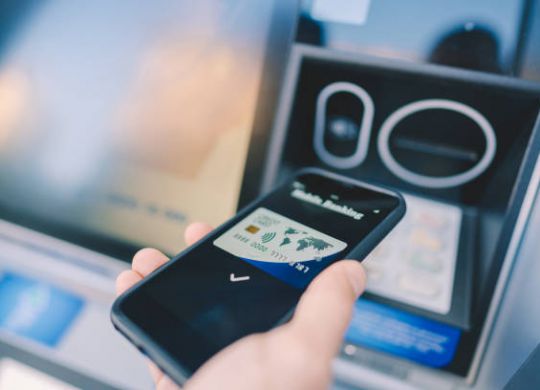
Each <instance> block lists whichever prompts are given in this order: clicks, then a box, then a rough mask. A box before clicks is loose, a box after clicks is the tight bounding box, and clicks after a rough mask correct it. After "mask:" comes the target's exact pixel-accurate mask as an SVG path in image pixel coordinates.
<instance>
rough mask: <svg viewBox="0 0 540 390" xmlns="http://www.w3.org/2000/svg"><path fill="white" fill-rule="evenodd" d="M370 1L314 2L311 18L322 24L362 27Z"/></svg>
mask: <svg viewBox="0 0 540 390" xmlns="http://www.w3.org/2000/svg"><path fill="white" fill-rule="evenodd" d="M370 2H371V1H370V0H314V1H313V5H312V7H311V17H312V18H313V19H317V20H321V21H323V22H336V23H349V24H357V25H363V24H365V23H366V21H367V17H368V13H369V5H370Z"/></svg>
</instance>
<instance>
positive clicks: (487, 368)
mask: <svg viewBox="0 0 540 390" xmlns="http://www.w3.org/2000/svg"><path fill="white" fill-rule="evenodd" d="M196 3H197V4H196V5H195V3H194V2H189V5H188V2H174V1H168V0H161V1H160V2H152V3H148V2H139V3H138V4H137V5H134V3H133V2H114V3H112V2H108V1H97V0H96V1H94V2H92V3H88V4H86V5H84V8H80V7H81V6H80V5H75V4H74V3H73V2H70V1H65V0H55V1H53V0H49V1H44V2H35V1H32V0H30V1H26V2H22V1H7V2H3V3H2V5H0V10H2V12H0V21H2V23H0V107H3V110H4V111H2V112H0V163H1V164H0V188H1V192H0V247H1V251H0V389H1V388H2V387H7V388H10V387H11V388H13V387H14V385H13V384H14V383H17V384H18V385H19V386H18V387H22V385H21V384H25V385H27V386H30V385H34V386H38V385H40V386H46V387H47V388H62V389H65V388H71V386H79V387H82V388H150V387H151V386H152V383H151V379H150V377H149V374H148V372H147V371H146V367H145V362H144V359H143V358H142V357H141V356H139V355H137V352H136V351H135V349H134V348H132V347H131V346H130V345H128V344H127V343H126V342H125V341H124V340H123V339H122V338H121V337H120V336H118V335H117V334H116V333H114V331H113V330H112V327H111V325H110V323H109V320H108V310H109V306H110V304H111V302H112V300H113V299H114V291H113V283H114V278H115V276H116V275H117V274H118V273H119V272H120V271H121V270H122V269H125V268H126V267H127V264H126V262H127V261H129V260H130V259H131V256H132V255H133V253H134V251H135V250H137V249H138V248H140V247H141V246H154V247H158V248H160V249H162V250H163V251H165V252H166V253H169V254H172V253H174V252H177V251H178V250H179V249H181V247H182V246H183V244H182V242H181V234H182V230H183V229H184V227H185V226H186V224H187V223H189V222H190V221H192V220H204V221H206V222H209V223H213V224H218V223H220V222H222V221H223V220H224V219H226V218H227V217H228V216H230V215H232V214H233V213H234V210H235V208H236V206H237V200H239V204H240V205H243V204H244V203H246V202H247V201H249V200H250V199H253V198H254V197H256V196H258V195H259V194H260V193H262V192H264V191H267V190H269V189H270V188H271V187H272V186H274V185H275V184H277V183H278V182H279V181H280V180H282V179H283V178H285V177H287V176H288V175H289V174H290V173H292V172H293V171H295V170H296V169H298V168H301V167H305V166H319V167H323V168H325V169H328V170H331V171H335V172H339V173H341V174H345V175H348V176H351V177H355V178H360V179H363V180H369V181H373V182H374V183H379V184H383V185H386V186H389V187H392V188H395V189H397V190H399V191H400V192H402V193H403V194H404V195H405V197H406V201H407V205H408V213H407V216H406V217H405V219H404V220H403V221H402V222H401V223H400V225H399V227H398V228H397V229H396V230H395V231H394V232H393V233H392V234H391V236H389V237H388V238H387V239H386V240H385V241H384V242H383V243H382V244H381V245H380V246H379V247H378V248H377V249H376V250H375V251H374V252H373V253H372V254H371V255H370V257H369V258H368V259H366V261H365V266H366V269H367V271H368V275H369V281H368V286H367V292H366V293H365V294H364V296H363V297H362V298H361V299H360V300H359V301H358V302H357V304H356V307H355V312H354V316H353V319H352V322H351V325H350V328H349V330H348V332H347V335H346V339H345V342H344V344H343V347H342V350H341V352H340V355H339V357H338V359H337V360H336V362H335V367H334V368H335V373H336V376H335V383H334V387H335V388H336V389H349V388H367V389H372V388H378V389H380V388H383V389H412V388H437V389H439V388H440V389H446V388H447V389H451V388H476V389H492V388H502V387H503V386H504V385H505V384H506V383H510V384H511V385H513V384H515V383H519V380H520V377H523V375H525V376H527V375H530V374H528V373H530V372H534V364H535V363H534V362H535V359H537V358H536V357H535V356H537V355H539V354H538V353H535V352H534V350H535V348H536V346H537V345H538V343H539V341H540V337H539V333H538V329H539V328H540V307H539V306H538V304H537V303H536V302H535V297H536V296H540V291H539V288H540V287H539V285H540V284H539V283H538V275H540V262H538V261H537V256H538V255H537V252H538V250H537V247H538V246H537V243H536V242H535V241H536V240H535V238H536V237H537V236H538V234H540V207H539V206H538V202H537V188H538V185H539V181H540V166H539V162H538V155H539V151H540V124H539V122H538V121H539V120H538V116H539V110H540V71H539V69H540V66H539V64H540V49H539V48H540V46H539V45H538V42H540V23H539V21H540V4H539V2H538V1H537V0H536V1H533V0H522V1H515V0H500V1H498V2H497V6H496V7H495V6H493V2H492V1H491V0H481V1H480V0H479V1H475V2H474V4H472V3H471V2H470V1H467V0H456V1H453V2H452V3H448V2H443V1H439V2H435V1H432V2H429V4H427V3H426V2H423V1H420V0H410V1H407V2H395V1H386V0H378V1H370V0H306V1H303V5H302V11H301V14H300V18H299V22H298V28H297V33H296V43H294V44H293V47H292V51H291V53H290V56H289V58H287V57H286V55H287V53H288V48H289V44H290V40H291V36H292V35H293V33H294V28H295V23H296V19H297V15H298V13H297V11H298V9H297V8H296V4H295V3H296V2H294V1H289V0H272V1H266V2H262V1H261V2H257V4H256V5H255V2H252V1H249V0H236V1H230V2H219V3H220V6H219V7H217V8H216V7H215V4H214V2H211V1H206V2H203V1H199V2H196ZM263 3H264V6H263V5H262V4H263ZM441 7H444V10H441ZM81 9H82V10H83V11H84V12H81ZM186 15H187V16H189V17H187V18H186ZM181 17H184V20H186V22H185V23H178V20H179V18H181ZM235 21H242V22H243V23H236V22H235ZM201 26H202V27H204V28H203V29H202V30H199V28H200V27H201ZM262 27H264V28H262ZM190 29H192V30H190ZM66 31H67V32H69V33H66ZM201 31H202V32H203V33H200V32H201ZM185 37H188V38H189V39H186V38H185ZM233 51H234V53H235V55H231V53H233ZM238 53H244V54H246V53H250V55H249V56H246V57H244V56H242V55H238ZM74 69H75V70H76V72H74V71H73V70H74ZM232 81H233V82H234V83H233V84H232V85H231V84H229V83H231V82H232ZM280 86H281V89H280ZM233 87H234V88H233ZM186 91H187V92H188V93H187V95H188V97H189V99H188V98H186ZM231 91H233V92H234V94H235V95H234V99H232V98H231V99H223V96H227V97H228V96H229V95H230V94H231ZM6 102H9V103H10V104H7V105H6ZM186 102H189V104H190V106H189V107H190V109H189V110H188V111H182V107H184V106H185V105H186ZM194 102H202V103H203V104H200V105H198V104H194ZM234 102H242V103H243V102H249V104H246V105H245V106H244V105H243V104H239V105H238V104H235V103H234ZM183 105H184V106H183ZM209 106H211V108H212V110H211V111H210V113H211V114H212V115H208V113H209V111H208V107H209ZM184 113H188V114H189V115H183V114H184ZM214 116H215V117H218V118H219V121H217V123H216V122H211V121H210V122H209V121H207V119H208V118H214ZM239 119H240V122H238V120H239ZM186 121H187V122H186ZM239 124H240V125H239ZM184 128H187V129H190V130H191V133H190V134H196V135H197V137H195V138H196V139H195V138H194V139H193V140H192V141H193V142H192V143H191V144H190V145H189V147H186V142H185V138H183V137H185V134H182V133H181V131H178V129H184ZM194 129H197V131H194ZM164 140H166V142H164ZM179 151H181V153H180V152H179ZM193 151H195V153H193ZM190 153H192V154H194V155H195V157H196V158H193V159H191V158H188V157H189V156H191V155H190ZM233 156H234V158H233ZM180 168H182V169H180ZM216 186H218V187H219V188H220V191H215V188H216ZM209 204H212V207H211V208H210V207H208V205H209ZM121 260H123V261H121ZM529 355H530V357H529ZM531 362H532V363H531ZM522 365H523V367H521V366H522ZM531 367H532V368H531Z"/></svg>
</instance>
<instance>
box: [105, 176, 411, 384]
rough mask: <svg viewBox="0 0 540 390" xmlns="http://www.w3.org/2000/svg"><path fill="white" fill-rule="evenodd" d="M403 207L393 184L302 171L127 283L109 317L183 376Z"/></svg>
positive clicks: (393, 220) (269, 321)
mask: <svg viewBox="0 0 540 390" xmlns="http://www.w3.org/2000/svg"><path fill="white" fill-rule="evenodd" d="M208 207H212V205H208ZM404 213H405V202H404V200H403V198H402V197H401V196H400V195H399V194H398V193H396V192H393V191H390V190H387V189H383V188H379V187H376V186H373V185H370V184H366V183H362V182H359V181H356V180H352V179H349V178H345V177H342V176H338V175H335V174H332V173H329V172H325V171H322V170H319V169H307V170H303V171H301V172H300V173H299V174H297V175H296V176H295V177H293V178H292V179H291V180H289V181H288V182H286V183H285V184H283V185H281V186H280V187H278V188H277V189H275V190H274V191H272V192H271V193H270V194H268V195H266V196H264V197H263V198H261V199H259V200H257V201H255V202H253V203H252V204H250V205H249V206H247V207H246V208H244V209H243V210H241V211H240V212H239V213H238V214H237V215H236V216H235V217H233V218H232V219H230V220H229V221H227V222H226V223H225V224H223V225H222V226H220V227H219V228H217V229H215V230H214V231H213V232H212V233H210V234H208V236H206V237H205V238H203V239H202V240H200V241H199V242H198V243H197V244H195V245H193V246H192V247H190V248H188V249H187V250H185V251H183V252H182V253H180V254H179V255H177V256H176V257H175V258H174V259H172V260H171V261H170V262H169V263H167V265H165V266H163V267H161V268H160V269H159V270H157V271H156V272H154V273H152V274H151V275H150V276H148V277H147V278H145V279H144V280H143V281H141V282H140V283H138V284H136V285H135V286H133V287H132V288H131V289H129V290H128V291H126V292H125V293H124V294H123V295H122V296H120V297H119V298H118V299H117V300H116V302H115V303H114V305H113V308H112V313H111V318H112V322H113V324H114V326H115V327H116V328H117V329H118V330H119V331H120V332H121V333H122V334H124V336H125V337H127V338H128V339H129V340H130V341H131V342H132V343H133V344H135V346H137V348H139V349H140V350H141V351H142V352H143V353H145V354H146V355H147V356H149V357H150V358H151V359H152V360H153V361H154V362H156V363H157V364H158V365H159V366H160V367H161V368H162V369H163V370H164V371H165V372H166V374H167V375H169V376H170V377H171V378H172V379H173V380H175V381H176V382H177V383H179V384H182V383H183V382H185V380H187V379H188V378H189V377H190V375H191V374H192V373H193V372H195V370H197V369H198V368H199V367H200V366H201V365H202V364H203V363H204V362H205V361H207V360H208V359H209V358H210V357H212V356H213V355H214V354H216V353H217V352H218V351H220V350H221V349H223V348H224V347H226V346H228V345H229V344H231V343H233V342H234V341H236V340H238V339H240V338H241V337H244V336H246V335H248V334H252V333H256V332H264V331H267V330H269V329H271V328H272V327H274V326H276V325H278V324H280V323H283V322H284V321H286V320H287V319H288V318H289V316H290V315H291V314H292V311H293V309H294V307H295V306H296V303H297V302H298V300H299V298H300V296H301V294H302V292H303V291H304V290H305V288H306V287H307V285H308V284H309V282H310V281H311V280H312V279H313V278H314V277H315V276H316V275H317V274H318V273H320V272H321V271H322V270H323V269H324V268H326V267H328V266H329V265H330V264H332V263H333V262H335V261H338V260H340V259H343V258H349V259H357V260H362V259H364V257H366V255H367V254H368V253H369V252H370V251H371V250H372V249H373V248H374V247H375V246H376V245H377V244H378V243H379V242H380V241H381V240H382V239H383V238H384V237H385V236H386V234H388V232H390V230H392V228H393V227H394V226H395V225H396V224H397V223H398V222H399V220H400V219H401V218H402V216H403V215H404Z"/></svg>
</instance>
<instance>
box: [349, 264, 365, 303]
mask: <svg viewBox="0 0 540 390" xmlns="http://www.w3.org/2000/svg"><path fill="white" fill-rule="evenodd" d="M346 268H347V277H348V278H349V282H350V284H351V286H352V288H353V290H354V293H355V294H356V296H357V297H359V296H360V294H362V293H363V292H364V288H365V280H366V276H365V272H364V268H363V267H362V265H361V264H360V263H359V262H358V261H354V260H352V261H349V262H348V264H347V267H346Z"/></svg>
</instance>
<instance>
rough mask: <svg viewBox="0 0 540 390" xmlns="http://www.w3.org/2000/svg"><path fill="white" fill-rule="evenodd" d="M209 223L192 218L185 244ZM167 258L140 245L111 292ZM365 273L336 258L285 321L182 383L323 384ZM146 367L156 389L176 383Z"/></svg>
mask: <svg viewBox="0 0 540 390" xmlns="http://www.w3.org/2000/svg"><path fill="white" fill-rule="evenodd" d="M210 231H211V228H210V227H209V226H207V225H204V224H192V225H190V226H189V227H188V228H187V229H186V233H185V239H186V242H187V243H188V244H189V245H191V244H193V243H194V242H195V241H197V240H199V239H200V238H202V237H203V236H204V235H206V234H207V233H208V232H210ZM167 261H168V258H167V257H166V256H165V255H164V254H162V253H161V252H159V251H157V250H155V249H143V250H141V251H139V252H138V253H137V254H136V255H135V257H134V258H133V264H132V269H131V270H129V271H124V272H122V273H121V274H120V275H119V276H118V279H117V281H116V287H117V293H118V294H121V293H122V292H123V291H125V290H126V289H127V288H129V287H130V286H132V285H133V284H135V283H137V282H138V281H140V280H141V279H142V278H144V277H145V276H147V275H148V274H149V273H151V272H152V271H154V270H155V269H156V268H158V267H160V266H162V265H163V264H165V263H166V262H167ZM365 280H366V277H365V273H364V270H363V268H362V266H361V265H360V263H359V262H357V261H355V260H343V261H339V262H337V263H335V264H333V265H332V266H330V267H329V268H327V269H326V270H325V271H324V272H322V273H321V274H319V275H318V276H317V277H316V278H315V279H314V280H313V282H312V283H311V284H310V285H309V287H308V288H307V290H306V292H305V293H304V294H303V296H302V298H301V299H300V302H299V303H298V306H297V308H296V311H295V314H294V316H293V318H292V319H291V320H290V321H289V322H288V323H286V324H284V325H281V326H279V327H277V328H275V329H272V330H270V331H268V332H266V333H260V334H254V335H250V336H247V337H244V338H242V339H240V340H238V341H237V342H235V343H233V344H231V345H230V346H228V347H227V348H225V349H223V350H222V351H221V352H219V353H218V354H216V355H215V356H214V357H212V358H211V359H210V360H209V361H208V362H206V363H205V364H204V365H203V366H202V367H201V368H200V369H199V370H198V371H197V372H195V374H194V375H193V376H192V377H191V378H190V379H189V380H188V382H187V383H186V385H185V388H186V389H190V390H193V389H217V388H220V389H240V390H241V389H247V390H252V389H327V388H328V387H329V385H330V381H331V378H332V360H333V358H334V357H335V355H336V354H337V353H338V351H339V348H340V345H341V343H342V341H343V336H344V333H345V331H346V329H347V326H348V325H349V321H350V319H351V315H352V309H353V305H354V302H355V301H356V299H357V298H358V297H359V296H360V294H361V293H362V291H363V290H364V286H365ZM150 371H151V373H152V377H153V378H154V381H155V383H156V387H157V388H158V389H162V390H163V389H177V388H178V387H177V386H176V385H175V384H174V382H173V381H172V380H171V379H169V378H168V377H167V376H165V375H163V373H162V372H161V371H160V370H159V369H158V368H157V367H156V366H155V365H154V364H153V363H150Z"/></svg>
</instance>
